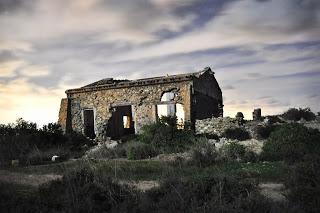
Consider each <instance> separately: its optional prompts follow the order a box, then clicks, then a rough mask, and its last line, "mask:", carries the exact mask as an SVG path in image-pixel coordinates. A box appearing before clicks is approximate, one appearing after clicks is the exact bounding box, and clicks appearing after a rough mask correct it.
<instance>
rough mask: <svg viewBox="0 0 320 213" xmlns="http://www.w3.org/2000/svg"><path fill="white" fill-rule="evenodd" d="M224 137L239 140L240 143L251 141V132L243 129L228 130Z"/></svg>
mask: <svg viewBox="0 0 320 213" xmlns="http://www.w3.org/2000/svg"><path fill="white" fill-rule="evenodd" d="M222 136H223V137H226V138H228V139H237V140H239V141H243V140H247V139H250V135H249V132H248V131H246V130H245V129H243V128H231V129H226V130H225V131H224V133H223V134H222Z"/></svg>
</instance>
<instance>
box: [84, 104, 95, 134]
mask: <svg viewBox="0 0 320 213" xmlns="http://www.w3.org/2000/svg"><path fill="white" fill-rule="evenodd" d="M83 120H84V134H85V136H87V137H89V138H91V139H94V138H95V137H96V135H95V133H94V113H93V110H92V109H85V110H83Z"/></svg>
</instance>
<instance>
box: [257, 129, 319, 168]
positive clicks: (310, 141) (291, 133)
mask: <svg viewBox="0 0 320 213" xmlns="http://www.w3.org/2000/svg"><path fill="white" fill-rule="evenodd" d="M319 141H320V132H319V131H318V130H314V129H308V128H307V127H305V126H303V125H301V124H296V123H292V124H285V125H282V126H281V127H279V128H277V129H276V130H275V131H274V132H272V133H271V135H270V137H269V139H268V140H267V141H266V142H265V144H264V146H263V148H262V158H263V159H264V160H270V161H277V160H285V161H287V162H289V163H292V162H296V161H300V160H301V159H302V158H303V156H304V155H305V154H308V153H318V154H319V153H320V142H319Z"/></svg>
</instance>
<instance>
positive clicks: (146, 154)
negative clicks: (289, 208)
mask: <svg viewBox="0 0 320 213" xmlns="http://www.w3.org/2000/svg"><path fill="white" fill-rule="evenodd" d="M158 154H159V153H158V151H157V150H156V149H155V147H154V146H152V145H150V144H145V143H141V142H131V143H130V144H128V147H127V157H128V159H129V160H139V159H145V158H151V157H154V156H156V155H158Z"/></svg>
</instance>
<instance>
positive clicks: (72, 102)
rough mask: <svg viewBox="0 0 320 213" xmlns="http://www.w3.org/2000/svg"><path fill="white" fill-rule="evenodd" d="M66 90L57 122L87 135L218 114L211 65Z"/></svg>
mask: <svg viewBox="0 0 320 213" xmlns="http://www.w3.org/2000/svg"><path fill="white" fill-rule="evenodd" d="M66 94H67V98H65V99H62V101H61V107H60V113H59V121H58V122H59V124H60V125H61V126H62V127H63V129H64V130H65V131H76V132H80V133H83V134H85V135H87V136H88V137H91V138H95V137H98V138H100V139H103V138H105V137H112V138H119V137H121V136H123V135H126V134H133V133H139V131H140V130H141V127H142V126H143V125H145V124H149V123H152V122H155V121H156V120H157V119H158V118H159V117H161V115H176V116H177V118H178V122H179V123H180V124H181V125H183V124H184V123H186V122H187V123H190V124H191V126H192V125H194V123H195V120H196V119H204V118H209V117H219V116H223V101H222V92H221V89H220V87H219V84H218V82H217V81H216V79H215V77H214V72H212V71H211V69H210V68H205V69H204V70H203V71H200V72H196V73H189V74H181V75H171V76H163V77H154V78H146V79H138V80H113V79H102V80H100V81H97V82H95V83H92V84H89V85H87V86H84V87H81V88H77V89H70V90H67V91H66Z"/></svg>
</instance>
